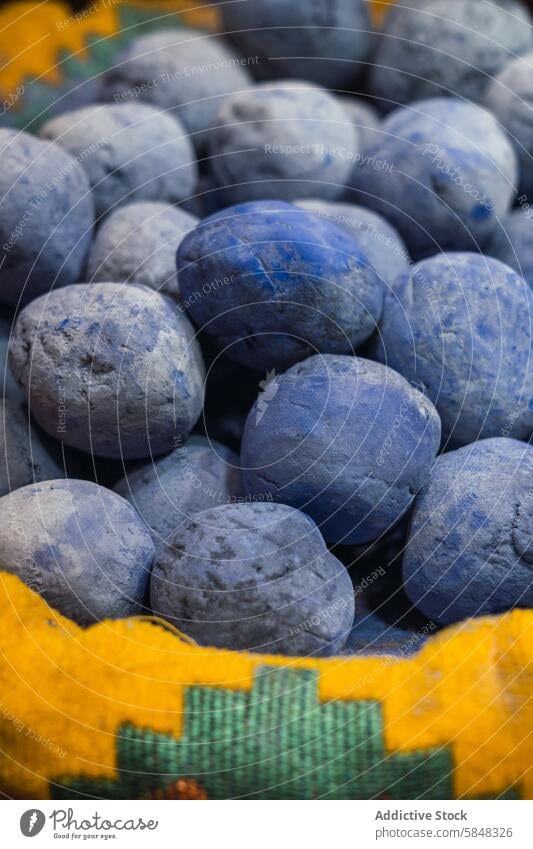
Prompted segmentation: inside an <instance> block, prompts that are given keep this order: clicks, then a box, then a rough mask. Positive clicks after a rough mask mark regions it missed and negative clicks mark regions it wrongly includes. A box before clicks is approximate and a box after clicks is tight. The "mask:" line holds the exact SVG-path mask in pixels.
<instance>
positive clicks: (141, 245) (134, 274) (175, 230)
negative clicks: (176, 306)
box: [87, 201, 198, 300]
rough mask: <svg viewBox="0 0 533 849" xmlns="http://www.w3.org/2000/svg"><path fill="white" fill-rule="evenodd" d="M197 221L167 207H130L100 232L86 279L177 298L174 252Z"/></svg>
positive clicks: (114, 215)
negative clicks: (134, 286)
mask: <svg viewBox="0 0 533 849" xmlns="http://www.w3.org/2000/svg"><path fill="white" fill-rule="evenodd" d="M197 223H198V219H197V218H196V216H194V215H190V214H189V213H188V212H185V211H184V210H182V209H179V208H177V207H175V206H171V205H170V204H168V203H156V202H149V201H145V202H142V201H141V202H139V203H129V204H127V206H122V207H120V208H119V209H117V210H115V212H112V213H111V215H109V216H108V218H106V219H105V221H104V222H103V223H102V226H101V227H100V228H99V230H98V232H97V234H96V238H95V240H94V244H93V246H92V249H91V252H90V254H89V261H88V264H87V280H95V281H97V280H103V281H113V282H116V283H122V282H124V281H126V282H128V283H140V284H142V285H143V286H150V288H151V289H155V290H156V292H161V293H162V294H166V295H170V296H171V297H172V298H174V299H176V300H178V299H179V287H178V278H177V275H176V251H177V250H178V247H179V246H180V243H181V241H182V239H183V237H184V236H185V234H186V233H188V232H189V231H190V230H192V229H193V227H195V226H196V224H197Z"/></svg>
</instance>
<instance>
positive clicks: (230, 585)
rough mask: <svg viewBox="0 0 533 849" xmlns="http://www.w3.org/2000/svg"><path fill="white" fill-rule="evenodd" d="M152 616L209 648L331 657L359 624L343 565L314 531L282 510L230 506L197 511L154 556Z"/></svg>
mask: <svg viewBox="0 0 533 849" xmlns="http://www.w3.org/2000/svg"><path fill="white" fill-rule="evenodd" d="M150 598H151V603H152V608H153V610H154V613H156V614H158V615H160V616H163V617H164V618H165V619H168V620H169V621H170V622H172V623H173V624H174V625H176V626H177V627H178V628H179V629H180V630H182V631H185V633H186V634H189V635H190V636H191V637H193V638H194V639H195V640H197V641H198V642H199V643H200V644H201V645H210V646H217V647H219V648H227V649H234V650H237V651H255V652H264V653H269V654H289V655H290V654H292V655H302V654H303V655H308V654H309V655H329V654H335V653H336V652H338V651H339V649H341V648H342V646H343V645H344V643H345V641H346V639H347V637H348V634H349V631H350V628H351V626H352V623H353V618H354V592H353V587H352V582H351V580H350V577H349V575H348V573H347V571H346V569H345V567H344V566H343V565H342V563H340V561H339V560H337V559H336V557H334V556H333V555H332V554H330V553H329V551H328V550H327V548H326V545H325V543H324V540H323V539H322V537H321V535H320V533H319V531H318V529H317V527H316V525H315V524H314V522H312V521H311V520H310V519H309V518H308V517H307V516H305V515H304V514H303V513H300V512H299V511H298V510H293V509H292V508H291V507H287V506H285V505H282V504H259V503H250V504H228V505H224V506H220V507H213V508H212V509H210V510H204V511H202V512H201V513H197V514H196V515H195V516H193V517H192V518H190V519H188V520H186V521H185V522H184V523H183V525H182V526H181V527H180V528H178V529H177V530H176V531H175V533H174V534H173V535H172V536H171V537H170V539H169V544H168V546H167V548H166V550H165V551H164V552H163V553H161V554H159V555H158V557H157V558H156V562H155V564H154V568H153V571H152V578H151V584H150Z"/></svg>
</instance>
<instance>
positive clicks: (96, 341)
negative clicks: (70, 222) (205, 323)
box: [10, 283, 204, 459]
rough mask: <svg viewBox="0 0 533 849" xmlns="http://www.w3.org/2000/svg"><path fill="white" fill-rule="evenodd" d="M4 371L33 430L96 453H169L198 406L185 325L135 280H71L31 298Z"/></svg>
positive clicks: (194, 356)
mask: <svg viewBox="0 0 533 849" xmlns="http://www.w3.org/2000/svg"><path fill="white" fill-rule="evenodd" d="M10 365H11V368H12V370H13V373H14V375H15V377H16V379H17V381H18V382H19V384H20V385H21V386H22V387H23V389H24V391H25V392H26V394H27V395H28V397H29V402H30V406H31V411H32V413H33V415H34V416H35V418H36V420H37V422H38V423H39V424H40V425H41V426H42V428H43V429H44V430H45V431H46V432H47V433H49V434H50V435H51V436H54V437H55V438H56V439H61V441H62V442H64V443H66V444H67V445H71V446H72V447H74V448H78V449H80V450H81V451H86V452H89V453H94V454H96V455H97V456H100V457H109V458H121V457H122V458H124V459H141V458H144V457H149V456H151V454H162V453H165V452H167V451H170V450H171V449H172V447H173V445H174V444H175V440H176V439H182V438H184V437H186V436H187V434H188V433H189V431H190V430H191V429H192V427H193V425H194V423H195V422H196V419H197V418H198V416H199V415H200V412H201V409H202V403H203V382H204V366H203V361H202V355H201V353H200V347H199V345H198V342H197V341H196V339H195V337H194V331H193V329H192V327H191V325H190V322H189V321H188V319H187V318H186V316H185V315H183V314H182V313H181V312H180V311H179V310H177V309H176V307H175V306H174V305H173V304H172V302H171V301H170V299H169V298H166V297H164V296H163V295H159V294H158V293H157V292H154V291H153V290H152V289H148V288H147V287H144V286H138V285H136V284H124V285H120V284H118V283H89V284H84V285H82V284H79V285H77V286H69V287H67V288H65V289H60V290H58V291H57V292H53V293H52V294H51V295H49V296H43V297H42V298H38V299H37V300H36V301H33V302H32V303H31V304H29V305H28V306H27V307H26V308H25V309H24V310H23V311H22V312H21V313H20V315H19V317H18V320H17V323H16V325H15V329H14V332H13V338H12V340H11V346H10Z"/></svg>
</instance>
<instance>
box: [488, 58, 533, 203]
mask: <svg viewBox="0 0 533 849" xmlns="http://www.w3.org/2000/svg"><path fill="white" fill-rule="evenodd" d="M532 97H533V52H530V53H527V54H526V55H525V56H519V57H517V58H516V59H515V60H514V61H512V62H510V63H509V64H508V65H506V66H505V67H504V69H503V70H502V71H500V73H499V74H498V76H497V77H495V79H493V80H491V82H490V85H489V87H488V89H487V91H486V92H485V96H484V98H483V104H484V106H486V107H487V109H490V111H491V112H492V113H493V114H494V115H495V116H496V118H497V119H498V121H499V122H500V123H501V125H502V127H503V128H504V129H505V130H507V133H508V134H509V138H510V139H511V142H512V144H513V146H514V149H515V151H516V155H517V156H518V162H519V166H520V186H519V192H520V193H522V192H525V194H532V193H533V122H532V120H531V99H532ZM531 199H533V198H530V200H531Z"/></svg>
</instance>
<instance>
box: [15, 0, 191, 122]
mask: <svg viewBox="0 0 533 849" xmlns="http://www.w3.org/2000/svg"><path fill="white" fill-rule="evenodd" d="M117 14H118V18H119V28H118V30H117V32H116V33H115V34H114V35H113V36H110V37H107V36H101V35H94V36H92V35H90V34H89V35H87V38H86V47H87V48H88V55H84V56H82V55H78V56H71V55H69V54H67V53H65V51H59V53H58V57H57V62H58V64H59V69H60V71H61V74H62V76H63V77H64V79H65V81H66V82H65V83H64V84H62V85H59V86H56V85H50V84H48V83H46V82H43V81H42V80H38V81H36V82H33V81H32V80H31V79H28V80H26V81H24V82H25V91H24V96H23V99H22V105H21V107H20V108H17V109H11V110H10V111H9V112H8V113H6V115H5V116H2V117H0V126H13V127H17V128H18V129H25V130H27V131H29V132H36V131H37V130H38V128H39V126H40V125H41V124H42V123H43V122H44V121H46V120H47V119H48V118H49V117H50V114H49V108H50V107H51V106H52V105H53V104H55V103H56V101H58V100H59V99H60V98H61V96H62V94H63V93H64V91H65V90H68V88H69V85H70V84H71V83H74V85H78V84H79V83H82V82H83V81H85V80H90V79H93V78H95V77H98V76H99V75H100V74H101V73H103V72H104V71H105V70H107V68H110V67H111V66H112V65H113V63H114V60H115V57H116V55H117V52H118V51H119V50H121V49H122V48H123V47H124V46H125V45H127V44H128V43H129V42H130V41H131V40H132V39H133V38H135V37H136V36H137V35H139V34H140V33H141V32H142V33H146V32H150V31H151V30H153V29H164V28H166V27H179V26H182V22H181V20H180V16H179V14H173V15H169V14H165V13H164V12H161V11H158V10H157V6H156V7H155V8H154V9H148V10H143V9H138V8H135V7H128V6H118V7H117Z"/></svg>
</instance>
